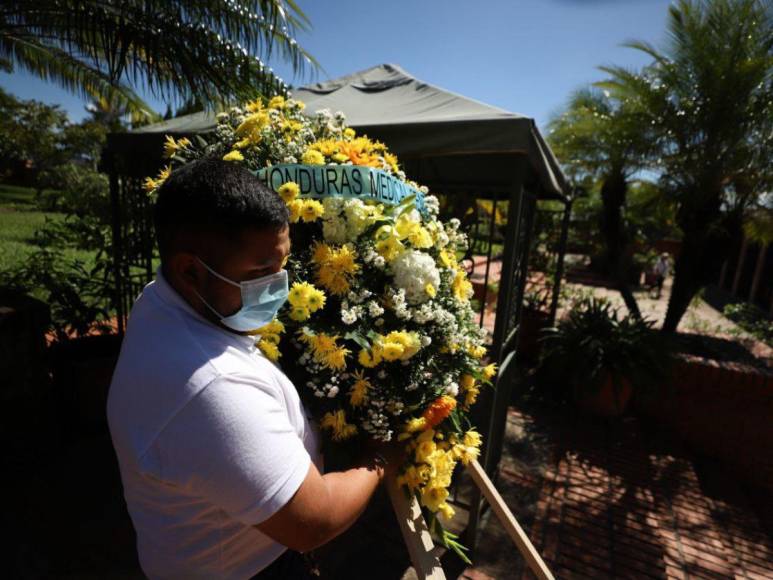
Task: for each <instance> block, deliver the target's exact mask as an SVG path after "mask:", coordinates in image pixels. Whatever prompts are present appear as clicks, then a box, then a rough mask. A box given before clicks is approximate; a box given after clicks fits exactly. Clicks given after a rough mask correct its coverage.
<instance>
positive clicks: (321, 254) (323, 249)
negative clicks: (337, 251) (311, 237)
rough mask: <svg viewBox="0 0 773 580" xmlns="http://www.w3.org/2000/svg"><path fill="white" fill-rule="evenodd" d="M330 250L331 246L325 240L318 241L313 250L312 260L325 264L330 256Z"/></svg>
mask: <svg viewBox="0 0 773 580" xmlns="http://www.w3.org/2000/svg"><path fill="white" fill-rule="evenodd" d="M330 252H331V249H330V246H328V245H327V244H326V243H324V242H317V243H315V244H314V249H313V250H312V252H311V261H312V262H314V263H315V264H324V263H325V262H326V261H327V259H328V258H329V257H330Z"/></svg>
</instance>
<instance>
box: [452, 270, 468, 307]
mask: <svg viewBox="0 0 773 580" xmlns="http://www.w3.org/2000/svg"><path fill="white" fill-rule="evenodd" d="M451 290H452V291H453V293H454V296H456V299H457V300H459V302H465V303H466V302H469V301H470V296H472V284H471V283H470V281H469V280H468V279H467V274H466V273H465V272H464V271H463V270H457V272H456V276H454V281H453V282H452V284H451Z"/></svg>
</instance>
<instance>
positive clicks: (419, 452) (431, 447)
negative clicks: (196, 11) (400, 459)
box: [413, 439, 437, 463]
mask: <svg viewBox="0 0 773 580" xmlns="http://www.w3.org/2000/svg"><path fill="white" fill-rule="evenodd" d="M436 449H437V445H436V444H435V442H434V441H433V440H432V439H425V440H424V441H419V442H418V444H417V445H416V449H415V450H414V452H413V456H414V459H415V460H416V461H417V462H418V463H425V462H427V460H428V459H429V457H430V456H431V455H432V454H433V453H434V452H435V450H436Z"/></svg>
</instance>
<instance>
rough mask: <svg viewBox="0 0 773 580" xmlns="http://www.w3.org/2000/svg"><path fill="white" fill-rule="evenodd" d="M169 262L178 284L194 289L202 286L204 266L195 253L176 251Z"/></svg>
mask: <svg viewBox="0 0 773 580" xmlns="http://www.w3.org/2000/svg"><path fill="white" fill-rule="evenodd" d="M169 262H170V264H169V266H170V270H171V273H172V276H173V277H174V278H175V280H176V281H177V283H178V284H181V285H183V286H185V287H186V288H193V289H198V288H200V287H201V282H202V277H203V275H204V268H203V266H202V265H201V262H199V260H198V259H197V258H196V256H195V255H194V254H191V253H190V252H175V253H174V254H173V255H172V256H171V258H170V260H169Z"/></svg>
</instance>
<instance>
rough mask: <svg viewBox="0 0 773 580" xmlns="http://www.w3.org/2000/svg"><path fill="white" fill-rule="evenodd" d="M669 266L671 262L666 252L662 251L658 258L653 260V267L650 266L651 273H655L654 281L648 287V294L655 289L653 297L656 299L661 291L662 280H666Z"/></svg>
mask: <svg viewBox="0 0 773 580" xmlns="http://www.w3.org/2000/svg"><path fill="white" fill-rule="evenodd" d="M670 267H671V264H670V261H669V259H668V254H667V253H665V252H663V253H662V254H660V256H658V260H657V262H655V266H654V268H652V273H653V274H655V283H654V284H653V285H652V286H651V287H650V294H651V293H652V290H653V289H655V291H656V294H655V298H657V299H658V300H660V294H661V293H662V291H663V282H665V281H666V276H668V271H669V268H670Z"/></svg>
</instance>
